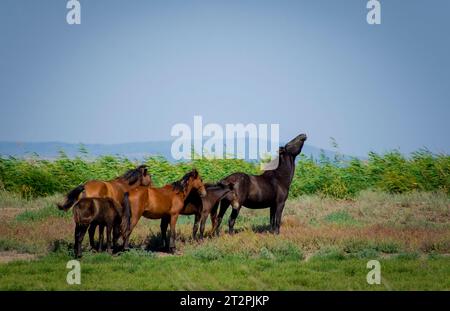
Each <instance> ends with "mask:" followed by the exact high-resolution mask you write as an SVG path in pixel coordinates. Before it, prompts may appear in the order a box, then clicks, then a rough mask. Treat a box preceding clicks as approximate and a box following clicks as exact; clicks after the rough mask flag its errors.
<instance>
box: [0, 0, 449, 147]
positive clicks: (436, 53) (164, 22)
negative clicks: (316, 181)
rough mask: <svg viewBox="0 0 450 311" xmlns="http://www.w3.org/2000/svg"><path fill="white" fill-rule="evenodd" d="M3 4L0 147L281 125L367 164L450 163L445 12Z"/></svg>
mask: <svg viewBox="0 0 450 311" xmlns="http://www.w3.org/2000/svg"><path fill="white" fill-rule="evenodd" d="M80 2H81V6H82V8H81V13H82V16H81V25H68V24H67V23H66V12H67V9H66V3H67V1H65V0H53V1H51V0H40V1H22V0H2V1H1V2H0V104H1V114H0V140H7V141H64V142H84V143H118V142H134V141H148V140H167V139H171V137H170V129H171V127H172V126H173V125H174V124H175V123H179V122H183V123H188V124H192V123H193V116H194V115H201V116H203V121H204V122H205V123H220V124H225V123H239V122H241V123H249V122H252V123H257V124H258V123H279V124H280V132H281V139H282V140H287V139H289V138H291V137H293V136H295V135H296V134H298V133H300V132H306V133H307V134H308V136H309V140H308V143H309V144H311V145H315V146H318V147H322V148H329V147H330V139H329V138H330V136H332V137H334V138H335V139H336V140H337V142H338V144H339V145H340V149H341V151H342V152H344V153H347V154H355V155H363V154H366V152H367V151H369V150H374V151H378V152H383V151H385V150H388V149H392V148H400V150H401V151H403V152H410V151H412V150H415V149H417V148H420V147H423V146H427V147H428V148H430V149H431V150H433V151H438V152H440V151H441V152H450V138H449V134H450V122H449V117H450V24H449V16H448V15H449V12H450V1H448V0H426V1H425V0H389V1H381V2H382V24H381V25H379V26H371V25H368V24H367V22H366V14H367V9H366V3H367V1H366V0H348V1H329V0H323V1H318V0H308V1H299V0H296V1H283V0H270V1H269V0H231V1H230V0H227V1H215V0H208V1H193V0H182V1H174V0H161V1H152V0H146V1H137V0H130V1H111V0H108V1H107V0H80Z"/></svg>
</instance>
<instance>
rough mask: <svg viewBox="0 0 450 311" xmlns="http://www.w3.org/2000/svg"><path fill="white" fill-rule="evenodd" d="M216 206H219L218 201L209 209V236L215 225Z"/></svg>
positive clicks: (212, 232)
mask: <svg viewBox="0 0 450 311" xmlns="http://www.w3.org/2000/svg"><path fill="white" fill-rule="evenodd" d="M218 207H219V203H216V204H214V206H213V208H212V209H211V213H210V214H209V217H210V218H211V233H210V234H209V235H211V236H212V235H213V234H214V228H215V227H216V226H217V208H218ZM205 221H206V220H205Z"/></svg>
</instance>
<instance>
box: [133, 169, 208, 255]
mask: <svg viewBox="0 0 450 311" xmlns="http://www.w3.org/2000/svg"><path fill="white" fill-rule="evenodd" d="M193 189H195V190H196V191H198V193H199V195H200V196H201V197H203V196H205V195H206V190H205V186H204V185H203V181H202V179H201V177H200V174H199V173H198V171H197V170H196V169H193V170H192V171H190V172H189V173H187V174H185V175H184V176H183V178H182V179H180V180H179V181H176V182H173V183H172V184H168V185H165V186H164V187H161V188H151V187H142V186H141V187H137V188H135V189H132V190H130V191H129V196H128V197H126V198H125V200H124V207H125V208H130V210H131V225H130V231H129V234H128V237H127V239H126V242H125V243H124V247H125V246H128V241H129V236H130V234H131V231H132V230H133V229H134V227H135V226H136V224H137V223H138V221H139V219H140V218H141V217H142V216H144V217H145V218H150V219H165V221H164V223H165V224H169V223H170V243H169V251H170V252H172V253H173V252H175V249H176V248H175V238H176V231H175V226H176V223H177V219H178V216H179V215H180V213H181V211H182V210H183V207H184V203H185V200H186V198H187V197H188V196H189V194H190V193H191V191H192V190H193ZM126 205H129V207H127V206H126ZM166 228H167V225H166ZM162 231H165V230H162ZM163 242H165V241H163Z"/></svg>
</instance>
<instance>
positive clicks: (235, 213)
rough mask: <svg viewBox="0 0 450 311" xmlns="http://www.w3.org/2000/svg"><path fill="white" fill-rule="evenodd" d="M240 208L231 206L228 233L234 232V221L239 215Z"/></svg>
mask: <svg viewBox="0 0 450 311" xmlns="http://www.w3.org/2000/svg"><path fill="white" fill-rule="evenodd" d="M240 210H241V207H240V206H239V207H238V208H233V209H232V211H231V215H230V219H229V220H228V233H229V234H234V223H235V222H236V218H237V217H238V215H239V211H240Z"/></svg>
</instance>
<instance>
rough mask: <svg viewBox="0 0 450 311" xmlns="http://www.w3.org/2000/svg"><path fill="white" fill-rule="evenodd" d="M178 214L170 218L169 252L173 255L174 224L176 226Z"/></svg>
mask: <svg viewBox="0 0 450 311" xmlns="http://www.w3.org/2000/svg"><path fill="white" fill-rule="evenodd" d="M177 219H178V214H174V215H172V216H170V242H169V252H171V253H175V249H176V248H175V239H176V237H177V233H176V228H175V227H176V224H177Z"/></svg>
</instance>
